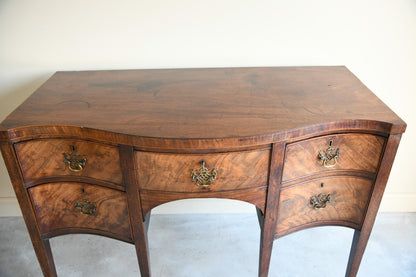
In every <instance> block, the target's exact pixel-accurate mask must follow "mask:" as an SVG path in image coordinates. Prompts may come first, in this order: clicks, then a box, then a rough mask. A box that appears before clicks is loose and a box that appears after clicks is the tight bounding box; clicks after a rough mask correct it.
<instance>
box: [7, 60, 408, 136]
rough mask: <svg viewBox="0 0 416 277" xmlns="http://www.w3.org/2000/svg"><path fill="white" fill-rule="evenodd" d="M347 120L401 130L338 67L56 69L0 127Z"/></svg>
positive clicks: (255, 126)
mask: <svg viewBox="0 0 416 277" xmlns="http://www.w3.org/2000/svg"><path fill="white" fill-rule="evenodd" d="M120 107H122V108H120ZM51 115H52V116H51ZM347 119H350V120H366V121H382V122H388V123H391V124H393V129H394V131H396V132H397V131H398V130H404V128H405V124H404V122H403V121H402V120H401V119H400V118H399V117H397V116H396V115H395V114H394V113H393V112H392V111H391V110H390V109H388V107H387V106H386V105H384V104H383V103H382V102H381V101H380V100H379V99H378V98H377V97H376V96H375V95H374V94H372V93H371V92H370V91H369V90H368V89H367V88H366V87H365V86H364V85H363V84H362V83H361V82H360V81H359V80H358V79H357V78H356V77H355V76H354V75H353V74H351V72H349V71H348V70H347V69H346V68H345V67H342V66H339V67H332V66H331V67H269V68H220V69H218V68H217V69H214V68H212V69H210V68H205V69H157V70H124V71H123V70H120V71H117V70H114V71H80V72H57V73H55V74H54V75H53V76H52V77H51V78H50V79H49V80H48V82H47V83H45V84H44V85H43V86H42V87H40V88H39V89H38V90H37V91H36V93H34V94H33V95H32V96H31V97H30V98H29V99H28V101H26V102H25V103H23V104H22V105H21V106H20V107H19V108H17V109H16V110H15V111H14V112H13V113H12V114H11V115H9V116H8V117H7V118H6V120H5V121H4V122H3V123H2V126H4V127H5V128H6V129H13V128H16V127H21V126H29V125H31V126H35V125H51V124H52V125H69V126H80V127H84V128H90V129H98V130H104V131H108V132H111V133H119V134H129V135H132V136H139V137H154V138H179V139H202V138H213V139H220V138H232V137H247V136H258V135H264V134H272V133H277V132H282V131H286V130H291V129H296V128H302V127H306V126H310V125H314V124H317V123H323V122H328V121H331V122H336V121H344V120H347Z"/></svg>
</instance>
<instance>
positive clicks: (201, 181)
mask: <svg viewBox="0 0 416 277" xmlns="http://www.w3.org/2000/svg"><path fill="white" fill-rule="evenodd" d="M201 166H202V168H200V169H192V170H191V177H192V180H193V181H195V183H196V185H197V186H200V187H203V188H205V187H208V186H210V185H212V182H213V181H214V180H215V178H217V169H216V168H213V169H208V168H206V167H205V161H204V160H202V161H201Z"/></svg>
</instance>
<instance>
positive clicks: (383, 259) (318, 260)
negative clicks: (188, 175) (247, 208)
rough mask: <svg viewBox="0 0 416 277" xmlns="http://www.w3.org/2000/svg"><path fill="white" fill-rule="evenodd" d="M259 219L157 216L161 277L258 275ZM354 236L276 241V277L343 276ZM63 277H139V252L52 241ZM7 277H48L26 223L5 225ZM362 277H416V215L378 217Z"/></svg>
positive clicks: (311, 232) (69, 238)
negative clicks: (34, 249) (38, 259)
mask: <svg viewBox="0 0 416 277" xmlns="http://www.w3.org/2000/svg"><path fill="white" fill-rule="evenodd" d="M259 231H260V230H259V227H258V223H257V218H256V215H255V214H220V215H212V214H200V215H195V214H193V215H152V219H151V223H150V229H149V241H150V242H149V244H150V258H151V270H152V274H153V276H154V277H160V276H163V277H165V276H168V277H175V276H178V277H179V276H180V277H187V276H192V277H199V276H201V277H202V276H209V277H211V276H227V277H233V276H238V277H253V276H256V275H257V261H258V248H259V247H258V245H259ZM352 234H353V231H352V230H350V229H348V228H341V227H317V228H312V229H307V230H303V231H300V232H297V233H294V234H292V235H289V236H286V237H283V238H281V239H279V240H276V241H275V242H274V246H273V256H272V261H271V266H270V274H269V276H270V277H273V276H280V277H285V276H290V277H293V276H319V277H324V276H330V277H336V276H343V274H344V270H345V266H346V263H347V257H348V251H349V247H350V243H351V239H352ZM51 245H52V251H53V254H54V257H55V263H56V267H57V271H58V275H59V276H100V277H102V276H103V277H104V276H123V277H128V276H139V275H140V274H139V270H138V265H137V258H136V254H135V250H134V246H132V245H130V244H126V243H123V242H119V241H116V240H113V239H107V238H103V237H99V236H93V235H66V236H61V237H57V238H54V239H52V240H51ZM0 276H1V277H9V276H13V277H15V276H19V277H20V276H22V277H23V276H41V271H40V268H39V265H38V263H37V260H36V257H35V254H34V251H33V248H32V245H31V243H30V241H29V236H28V234H27V231H26V228H25V226H24V222H23V220H22V218H20V217H3V218H0ZM358 276H377V277H383V276H386V277H387V276H388V277H392V276H403V277H404V276H416V213H385V214H379V215H378V218H377V220H376V223H375V226H374V229H373V233H372V236H371V239H370V241H369V244H368V246H367V250H366V252H365V254H364V258H363V261H362V263H361V268H360V271H359V274H358Z"/></svg>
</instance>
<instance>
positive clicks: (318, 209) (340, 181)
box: [276, 177, 372, 236]
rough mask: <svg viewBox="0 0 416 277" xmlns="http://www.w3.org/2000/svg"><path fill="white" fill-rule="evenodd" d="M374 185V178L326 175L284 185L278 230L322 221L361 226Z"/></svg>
mask: <svg viewBox="0 0 416 277" xmlns="http://www.w3.org/2000/svg"><path fill="white" fill-rule="evenodd" d="M371 188H372V181H371V180H368V179H364V178H358V177H327V178H321V179H316V180H313V181H309V182H305V183H301V184H298V185H295V186H292V187H288V188H283V189H282V190H281V192H280V198H279V211H278V221H277V227H276V233H277V235H278V236H281V235H285V234H287V233H290V232H292V231H295V230H298V229H302V228H304V227H308V226H312V225H321V224H335V225H344V226H349V227H353V228H359V227H360V225H361V221H362V218H363V215H364V213H365V210H366V206H367V202H368V200H369V197H370V193H371ZM328 195H329V197H328Z"/></svg>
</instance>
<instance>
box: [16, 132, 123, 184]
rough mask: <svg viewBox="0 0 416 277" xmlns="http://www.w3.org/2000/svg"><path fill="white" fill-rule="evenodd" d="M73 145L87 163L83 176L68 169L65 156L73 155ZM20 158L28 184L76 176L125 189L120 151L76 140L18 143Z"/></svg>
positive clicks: (115, 148)
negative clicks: (47, 179) (85, 157)
mask: <svg viewBox="0 0 416 277" xmlns="http://www.w3.org/2000/svg"><path fill="white" fill-rule="evenodd" d="M71 145H74V146H75V150H76V152H77V153H78V154H80V155H86V156H87V163H86V165H85V167H84V169H83V170H82V171H80V172H73V171H71V170H69V169H68V165H67V164H65V162H64V156H63V153H68V154H69V153H71V152H72V150H71V147H70V146H71ZM15 149H16V152H17V156H18V158H19V161H20V165H21V167H22V171H23V175H24V177H25V180H26V181H27V182H31V181H36V180H37V179H43V178H48V177H62V176H76V177H87V178H94V179H98V180H104V181H108V182H112V183H115V184H117V185H120V186H122V174H121V168H120V157H119V153H118V149H117V147H114V146H110V145H106V144H101V143H96V142H90V141H84V140H77V139H44V140H34V141H27V142H22V143H18V144H16V145H15Z"/></svg>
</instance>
